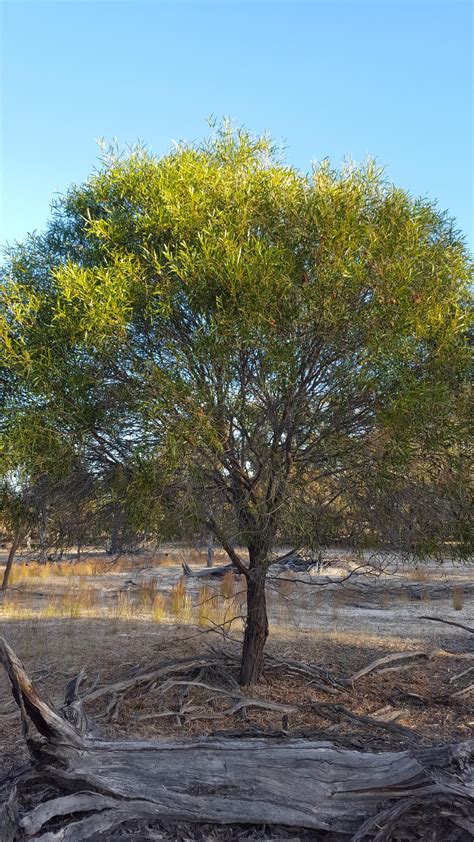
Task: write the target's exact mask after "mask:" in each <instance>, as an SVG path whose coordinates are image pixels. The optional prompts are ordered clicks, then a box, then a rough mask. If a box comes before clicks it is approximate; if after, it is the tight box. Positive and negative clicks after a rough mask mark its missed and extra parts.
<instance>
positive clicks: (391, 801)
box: [0, 640, 474, 842]
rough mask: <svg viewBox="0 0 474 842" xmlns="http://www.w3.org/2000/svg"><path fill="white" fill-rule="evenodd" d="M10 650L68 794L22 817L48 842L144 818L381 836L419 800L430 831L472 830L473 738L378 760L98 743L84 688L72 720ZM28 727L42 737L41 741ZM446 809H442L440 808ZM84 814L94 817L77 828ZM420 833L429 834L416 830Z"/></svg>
mask: <svg viewBox="0 0 474 842" xmlns="http://www.w3.org/2000/svg"><path fill="white" fill-rule="evenodd" d="M0 655H1V658H2V660H3V663H4V665H5V667H6V670H7V673H8V676H9V678H10V681H11V684H12V689H13V693H14V696H15V699H16V701H17V703H18V705H19V707H20V711H21V715H22V719H23V723H24V731H25V735H26V738H27V741H28V745H29V748H30V752H31V755H32V758H33V761H34V763H35V766H36V772H37V776H38V775H39V776H40V777H43V778H44V779H45V781H46V782H51V781H52V782H54V783H55V785H56V786H57V787H59V789H60V792H63V793H64V796H63V797H59V798H53V799H50V800H49V801H48V800H46V801H44V802H43V803H41V804H40V805H39V806H38V807H36V808H35V809H33V810H31V808H30V807H29V808H28V809H29V810H30V812H27V813H26V815H24V814H23V815H21V816H20V827H21V829H22V830H23V831H24V832H25V833H26V835H27V837H29V838H32V837H34V838H35V839H36V840H38V842H46V840H48V842H51V840H53V839H54V840H59V839H61V840H69V842H72V840H74V842H82V840H85V839H89V838H91V839H92V838H97V837H98V834H100V832H101V831H104V830H105V829H106V828H111V827H114V826H117V825H120V824H121V823H123V822H125V821H130V820H135V819H136V820H146V821H150V820H152V821H166V820H177V821H188V822H214V823H217V824H221V825H225V824H234V823H235V824H259V825H262V824H266V825H270V826H271V825H284V826H286V827H298V828H311V829H315V830H326V831H330V832H332V833H341V834H350V835H354V834H357V838H359V839H362V838H363V836H364V835H365V832H364V833H362V835H361V832H360V831H361V829H364V828H374V827H375V828H377V831H379V830H380V827H381V825H380V823H379V822H378V816H379V815H380V816H385V815H390V816H391V817H393V815H395V816H396V821H397V822H398V821H400V817H403V816H404V815H406V813H407V810H409V809H411V807H412V805H415V806H416V805H418V806H417V809H419V807H420V805H421V807H422V808H425V807H428V808H429V810H430V823H431V825H430V826H431V827H432V828H435V827H436V825H437V822H439V821H442V822H444V821H445V817H446V816H448V817H449V821H450V822H452V826H455V827H457V828H458V829H459V828H469V827H470V826H471V825H472V821H471V820H470V819H469V816H470V815H471V816H472V812H471V813H470V810H471V806H472V791H471V787H470V785H469V779H470V776H472V770H471V768H470V766H469V761H470V760H472V756H473V751H474V741H472V740H471V741H466V742H465V743H460V744H458V745H444V746H434V747H423V748H421V747H420V748H417V749H411V750H410V751H395V752H383V753H380V754H376V753H373V752H367V753H365V752H364V753H362V752H358V751H352V750H347V749H343V748H340V747H336V746H334V745H333V743H331V742H323V741H315V740H305V739H292V738H287V739H280V740H278V739H275V738H248V737H245V736H242V737H240V738H228V737H227V738H226V737H202V738H194V739H193V738H189V739H187V740H166V739H164V740H158V741H149V740H148V741H145V740H123V739H120V740H116V741H114V740H110V739H97V738H95V737H94V736H93V735H92V732H91V730H90V723H88V722H87V720H85V719H84V718H83V717H82V715H81V714H80V711H78V704H79V701H78V698H77V686H78V683H79V682H78V681H76V682H75V683H74V685H73V686H70V687H69V690H68V697H69V702H70V703H73V704H74V705H75V710H74V715H73V716H70V717H69V721H66V720H65V719H64V718H63V716H60V715H59V713H58V712H57V711H55V710H54V708H53V707H52V706H51V705H50V704H49V703H48V702H46V701H45V700H44V699H43V698H42V697H41V695H40V694H39V693H38V691H37V690H36V689H35V687H34V686H33V684H32V683H31V681H30V679H29V678H28V675H27V674H26V672H25V670H24V668H23V666H22V664H21V663H20V661H19V660H18V658H17V657H16V655H15V654H14V653H13V652H12V650H11V649H10V648H9V647H8V645H7V644H6V643H5V642H4V641H1V640H0ZM65 707H66V708H67V707H68V705H66V706H65ZM30 722H33V723H34V725H35V728H36V729H37V730H39V731H40V733H41V735H42V739H40V740H38V739H37V738H34V736H33V735H32V734H31V731H30V730H29V727H30V726H29V723H30ZM73 722H74V723H75V724H72V723H73ZM448 765H454V766H455V767H456V774H455V775H452V774H450V773H449V772H448V771H447V770H446V767H447V766H448ZM71 791H72V792H73V795H71V794H69V793H71ZM438 802H441V803H442V808H440V809H439V810H438V812H436V805H437V803H438ZM387 810H388V811H389V812H387ZM394 810H395V813H394V812H393V811H394ZM390 811H391V812H390ZM10 812H11V815H13V812H12V811H10ZM84 812H87V814H88V815H87V816H86V817H84V818H80V819H79V821H77V817H78V814H80V813H84ZM91 813H92V815H91ZM72 814H74V816H75V818H74V820H71V818H69V823H67V824H66V825H65V826H64V827H62V828H61V829H59V830H55V831H53V832H50V833H48V832H46V833H41V829H42V827H43V826H44V824H45V823H46V822H48V821H50V820H51V819H53V818H54V817H56V816H57V817H61V816H63V817H67V816H69V817H70V816H71V815H72ZM416 821H418V828H417V827H416ZM56 826H57V825H56ZM425 826H426V818H423V821H422V823H420V819H419V816H418V820H416V819H413V817H412V816H410V827H411V828H414V830H415V831H416V832H417V831H418V830H421V829H423V828H424V827H425ZM392 828H393V822H392V823H391V824H390V830H392ZM463 832H464V831H463ZM40 834H41V835H40ZM369 835H370V837H371V838H372V836H373V834H372V833H369ZM448 836H449V838H450V839H454V838H456V839H461V838H462V837H461V836H459V835H458V836H453V835H452V834H448V833H446V834H445V835H444V836H440V835H439V834H438V835H436V836H435V835H433V837H430V838H433V839H435V838H436V839H438V840H439V839H442V838H448ZM386 838H387V839H388V838H390V839H392V838H394V837H393V836H392V835H390V836H388V837H386V836H384V835H383V833H382V834H380V833H379V835H377V839H378V840H379V839H386ZM397 838H398V836H397ZM403 838H411V837H410V836H406V835H405V836H403ZM413 838H420V837H419V836H417V835H416V833H414V834H413Z"/></svg>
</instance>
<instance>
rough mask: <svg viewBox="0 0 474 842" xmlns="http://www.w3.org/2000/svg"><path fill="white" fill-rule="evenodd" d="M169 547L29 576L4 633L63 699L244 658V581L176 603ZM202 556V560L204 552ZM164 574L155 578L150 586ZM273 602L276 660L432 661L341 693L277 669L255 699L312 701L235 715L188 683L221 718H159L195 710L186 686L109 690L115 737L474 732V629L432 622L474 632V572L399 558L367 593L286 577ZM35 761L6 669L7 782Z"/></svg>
mask: <svg viewBox="0 0 474 842" xmlns="http://www.w3.org/2000/svg"><path fill="white" fill-rule="evenodd" d="M166 552H167V555H164V554H163V557H160V558H159V559H156V558H155V559H151V558H146V559H138V560H137V559H135V560H133V559H123V560H121V561H120V563H119V564H116V565H112V566H110V569H108V570H104V569H103V566H102V561H103V559H102V560H100V559H99V560H98V568H97V570H95V572H94V573H93V574H92V575H81V576H75V575H69V574H68V575H67V576H65V575H61V576H56V575H49V576H48V577H46V578H43V579H41V580H36V579H35V577H34V576H31V577H29V576H28V577H26V578H25V579H24V580H23V581H19V582H17V583H16V584H15V585H14V588H13V590H12V591H11V594H10V597H8V598H7V600H6V601H5V602H4V603H3V605H2V606H0V635H2V636H3V637H5V639H6V640H7V641H8V643H9V644H10V646H11V647H12V648H13V649H14V650H15V651H16V652H17V654H18V655H19V656H20V658H21V659H22V660H23V661H24V663H25V666H26V667H27V670H28V671H29V672H30V673H31V674H32V675H33V677H34V679H35V681H36V682H37V683H38V686H39V687H40V688H41V689H42V690H43V691H45V692H46V693H47V695H48V696H49V697H50V698H51V699H53V700H54V701H57V702H61V701H62V698H63V694H64V687H65V685H66V683H67V681H68V679H69V678H70V677H71V676H73V675H75V674H76V673H77V672H78V671H79V670H80V669H81V668H82V667H85V669H86V672H87V679H86V683H85V691H87V690H90V689H91V688H92V687H93V686H96V687H102V686H104V685H106V684H109V683H113V682H115V681H117V680H120V679H122V678H124V677H127V676H132V675H134V674H135V673H138V672H144V671H146V670H148V669H153V668H154V666H155V665H156V664H158V663H160V662H162V661H164V660H166V659H179V658H184V657H189V656H191V655H199V654H201V653H204V652H208V651H209V647H210V646H212V647H214V648H215V649H216V650H218V651H226V652H231V653H235V654H236V655H237V654H238V647H239V641H240V636H241V621H239V620H236V621H235V622H234V623H233V624H230V623H229V622H228V621H229V617H231V616H237V615H239V614H240V612H241V608H240V607H239V606H240V605H241V602H242V593H241V591H242V585H241V584H240V581H239V580H236V581H235V582H234V583H233V584H232V585H231V591H232V593H229V583H227V586H226V587H227V591H226V588H225V587H223V585H222V584H221V583H220V584H215V585H213V586H212V587H211V589H210V590H209V591H205V592H203V590H202V587H203V586H202V584H198V583H197V581H196V580H188V581H187V583H186V589H185V592H184V597H183V594H182V593H181V595H180V596H179V599H180V600H181V602H179V599H178V603H179V604H175V603H176V599H175V602H173V599H174V598H175V597H173V594H175V595H176V583H177V582H178V581H179V579H180V575H181V570H180V562H181V556H182V551H181V550H179V551H176V550H173V548H168V549H167V551H166ZM190 560H191V561H194V563H195V564H199V563H200V559H199V558H196V557H194V558H191V559H190ZM99 562H100V563H99ZM356 566H357V563H356V561H354V560H351V559H350V557H345V558H344V559H343V560H342V562H341V563H339V561H336V562H335V563H334V566H333V568H332V569H331V570H330V571H326V572H327V573H330V578H331V580H333V579H336V580H337V579H338V578H339V579H341V580H342V579H344V578H345V577H346V576H347V573H348V571H351V570H353V569H354V568H355V567H356ZM283 580H286V581H283ZM150 582H152V583H153V582H155V583H154V584H152V585H151V587H150V584H149V583H150ZM325 582H326V584H324V583H325ZM180 587H181V586H179V587H178V591H179V588H180ZM205 587H208V586H205ZM90 591H93V592H95V596H94V599H91V598H90V596H88V594H89V593H90ZM223 591H224V593H223ZM157 594H158V595H159V605H160V611H159V612H158V614H157V613H156V611H155V615H154V614H153V607H152V605H153V602H152V601H153V600H156V595H157ZM178 595H179V594H178ZM213 595H214V600H213ZM203 597H204V602H205V604H206V605H207V602H208V601H209V602H210V605H211V607H212V610H211V608H210V610H209V612H205V615H204V617H203V614H202V608H201V609H200V608H199V605H200V603H202V602H203ZM61 600H62V602H61ZM81 600H82V605H81ZM150 600H151V602H150ZM183 600H184V601H183ZM186 600H187V601H186ZM269 606H270V617H271V633H270V639H269V643H268V654H269V655H270V656H273V657H275V658H277V659H279V660H283V661H289V660H298V661H304V662H306V663H309V664H312V665H319V666H321V667H324V668H325V669H327V670H329V671H330V672H331V673H332V674H333V675H335V676H341V677H346V678H347V677H349V676H351V675H353V674H354V673H355V672H356V671H357V670H360V669H361V668H363V667H365V666H366V665H367V664H369V663H370V662H371V661H373V660H374V659H376V658H380V657H382V656H385V655H389V654H393V653H397V652H403V653H407V652H412V651H422V652H424V653H426V655H427V656H428V657H426V658H424V659H420V660H419V661H413V662H411V661H410V662H407V664H406V665H405V668H404V669H397V670H395V671H392V670H391V665H390V663H388V664H387V665H386V669H388V671H375V672H373V673H371V674H369V675H366V676H363V677H361V678H360V679H359V680H357V681H356V682H354V684H353V686H350V687H346V688H344V689H342V690H341V691H340V692H339V693H338V694H337V696H336V697H334V696H332V695H328V694H327V693H326V692H323V691H322V690H320V689H318V688H316V687H314V686H312V685H311V684H310V683H309V682H308V679H307V678H305V677H300V678H298V677H295V676H294V675H292V676H288V675H279V674H277V673H273V672H272V671H269V672H268V673H267V674H266V675H265V679H264V680H263V681H262V682H261V683H260V684H259V685H258V686H255V687H254V688H252V697H253V698H254V699H257V700H262V701H267V702H273V703H280V704H290V705H294V706H295V707H297V708H298V710H296V711H295V712H292V713H291V714H289V715H282V713H281V711H270V710H265V709H260V708H251V707H249V708H246V709H245V711H244V714H242V712H241V711H239V712H238V713H236V714H234V715H230V716H229V715H227V716H223V715H221V713H222V711H223V710H224V709H226V707H228V704H227V702H225V700H224V701H223V702H222V703H220V702H216V701H215V700H213V701H212V702H211V701H210V702H209V703H206V698H207V696H209V694H208V693H206V690H205V689H202V688H198V687H195V688H193V687H191V688H190V689H189V691H187V692H188V696H187V698H186V704H187V705H189V708H190V709H191V710H192V708H193V707H195V708H197V709H198V711H201V712H202V711H205V712H206V713H209V714H211V715H212V718H210V719H207V718H204V716H202V718H201V717H200V716H199V715H197V716H196V718H195V717H194V715H191V713H190V714H189V715H187V714H186V712H185V713H184V714H183V715H181V714H178V713H176V714H175V715H159V714H163V712H164V711H165V712H166V711H171V712H173V711H179V710H182V709H183V698H182V695H180V694H182V688H179V687H177V688H174V689H172V690H171V691H170V692H168V693H167V694H166V697H163V696H162V695H160V694H159V693H156V692H153V691H150V690H149V688H148V689H147V691H146V692H143V690H142V689H140V688H136V689H135V690H132V691H131V692H129V693H127V694H126V695H124V696H123V697H120V698H114V694H112V693H111V694H105V695H104V696H101V697H100V698H98V699H97V700H95V701H92V702H91V703H90V704H88V706H87V707H88V712H89V713H91V714H92V716H93V717H94V718H95V719H96V720H97V721H98V722H99V723H100V725H101V726H102V728H103V729H104V730H105V732H106V733H108V734H110V735H114V734H117V735H121V736H124V735H127V736H132V735H136V736H139V737H158V736H161V735H176V736H185V735H191V734H196V735H197V734H211V733H216V732H217V731H233V732H236V731H237V732H244V731H245V732H248V731H256V730H258V731H262V730H263V731H268V732H270V733H272V732H281V731H282V730H284V731H285V732H288V731H289V732H291V733H299V734H302V733H303V734H311V735H315V734H319V733H324V735H325V736H326V737H327V736H328V733H329V734H330V735H331V736H332V737H333V739H334V740H335V741H336V742H337V741H339V742H341V743H343V744H345V743H347V744H350V745H352V746H359V747H361V748H364V747H367V748H372V749H374V748H375V749H384V748H389V747H400V746H403V745H404V744H405V743H406V742H407V740H408V741H409V740H410V736H409V733H410V732H411V734H412V735H413V738H414V739H418V740H420V741H422V742H426V743H434V742H442V741H444V740H462V739H465V738H466V737H469V736H472V735H473V733H474V713H473V709H472V699H473V695H472V687H471V690H469V687H470V686H471V685H472V677H473V672H472V669H471V668H472V667H473V664H474V650H473V645H472V635H469V634H468V633H467V632H465V631H463V630H462V629H459V628H456V627H454V626H447V625H441V624H438V623H435V622H430V621H426V620H422V619H420V618H421V616H422V615H434V616H439V617H443V618H444V619H449V620H453V621H454V622H459V623H462V624H465V625H470V626H472V625H473V617H474V611H473V592H472V568H469V567H458V568H455V567H452V566H451V565H447V566H445V567H444V568H439V567H436V566H432V567H428V568H424V570H423V572H422V573H416V574H414V573H413V572H412V571H410V570H409V569H405V568H402V567H399V566H397V565H395V567H393V566H392V568H391V570H390V571H388V572H387V573H384V574H383V575H380V576H379V577H378V578H369V579H367V578H366V577H365V578H364V579H361V580H360V587H359V580H358V578H357V576H356V575H355V574H354V576H353V577H351V578H350V579H348V580H347V581H346V582H345V583H344V585H341V586H339V587H336V586H334V585H332V584H330V583H329V582H328V581H326V580H325V579H324V577H321V576H320V577H311V578H310V577H308V578H305V576H303V575H301V574H287V573H282V574H281V578H280V580H274V581H272V582H271V583H270V589H269ZM213 612H214V613H213ZM469 670H471V671H469ZM231 672H232V669H231ZM462 673H465V674H464V675H462ZM234 675H235V677H237V671H236V669H235V670H234ZM312 703H314V706H313V707H310V705H311V704H312ZM328 704H329V705H337V706H339V707H340V708H342V709H346V710H350V711H352V712H354V713H355V714H357V715H362V716H367V715H368V716H370V717H374V716H375V717H377V716H379V717H381V718H382V719H384V720H390V719H391V717H393V721H395V722H396V724H397V725H401V726H403V727H404V728H406V729H409V731H408V735H407V734H405V733H404V732H402V731H401V730H400V731H399V732H397V731H392V730H387V729H384V727H383V726H382V727H381V728H380V729H377V728H375V729H374V728H373V727H372V726H371V725H368V724H364V723H363V722H361V721H354V720H351V719H350V718H347V717H346V716H345V715H344V714H343V713H341V714H340V715H339V714H337V712H336V714H335V713H334V711H332V712H331V714H329V713H327V714H326V712H325V709H324V708H322V707H321V705H323V706H324V705H328ZM22 759H25V760H26V755H25V750H24V745H23V740H22V736H21V732H20V720H19V716H18V714H17V711H16V709H15V704H14V702H13V700H12V698H11V691H10V687H9V685H8V684H7V680H6V676H5V675H4V674H3V673H0V777H1V776H2V774H5V773H6V772H7V771H8V770H9V769H11V768H13V767H17V766H18V764H19V763H21V761H22ZM116 838H117V839H119V838H122V837H121V836H120V835H119V834H118V835H117V837H116ZM168 838H170V839H171V838H173V836H169V837H168ZM176 838H178V836H176ZM179 838H185V837H179ZM195 838H198V836H197V835H196V837H195ZM199 838H201V837H199ZM203 838H204V837H203ZM209 838H212V837H209ZM219 838H224V837H219ZM226 838H227V837H226ZM228 838H229V839H230V838H234V837H231V836H229V837H228ZM239 838H244V837H243V836H242V837H239ZM252 838H258V837H257V836H256V837H252ZM260 838H268V837H265V836H262V837H260ZM281 838H283V836H282V837H281Z"/></svg>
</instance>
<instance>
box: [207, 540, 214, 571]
mask: <svg viewBox="0 0 474 842" xmlns="http://www.w3.org/2000/svg"><path fill="white" fill-rule="evenodd" d="M213 564H214V535H213V534H212V532H211V533H210V535H209V538H208V541H207V566H208V567H212V566H213Z"/></svg>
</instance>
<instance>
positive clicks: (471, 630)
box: [420, 615, 474, 634]
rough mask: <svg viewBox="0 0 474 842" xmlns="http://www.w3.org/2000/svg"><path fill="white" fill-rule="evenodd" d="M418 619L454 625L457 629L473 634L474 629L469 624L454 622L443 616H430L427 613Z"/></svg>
mask: <svg viewBox="0 0 474 842" xmlns="http://www.w3.org/2000/svg"><path fill="white" fill-rule="evenodd" d="M420 620H433V621H434V622H435V623H446V625H447V626H456V627H457V628H458V629H463V630H464V631H467V632H469V633H470V634H474V629H473V628H472V627H471V626H465V625H464V623H456V622H455V621H454V620H445V619H443V617H430V616H427V615H422V616H421V617H420Z"/></svg>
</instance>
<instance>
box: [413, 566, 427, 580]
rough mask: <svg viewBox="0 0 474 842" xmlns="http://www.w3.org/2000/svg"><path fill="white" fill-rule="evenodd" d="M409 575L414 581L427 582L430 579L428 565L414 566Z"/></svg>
mask: <svg viewBox="0 0 474 842" xmlns="http://www.w3.org/2000/svg"><path fill="white" fill-rule="evenodd" d="M408 575H409V577H410V579H412V580H413V581H414V582H427V581H428V579H429V576H428V571H427V569H426V567H419V566H418V567H414V568H412V570H410V572H409V574H408Z"/></svg>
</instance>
